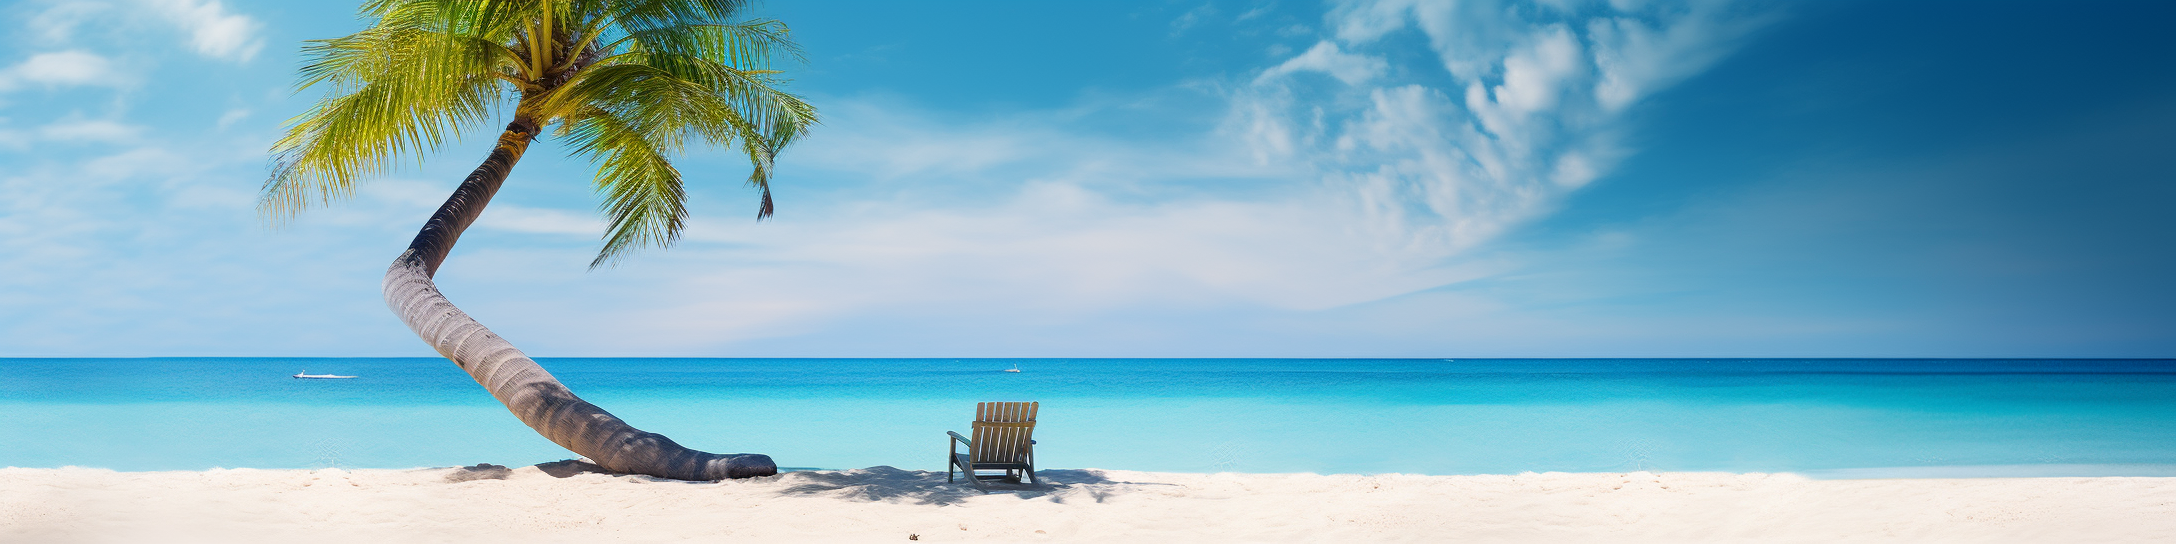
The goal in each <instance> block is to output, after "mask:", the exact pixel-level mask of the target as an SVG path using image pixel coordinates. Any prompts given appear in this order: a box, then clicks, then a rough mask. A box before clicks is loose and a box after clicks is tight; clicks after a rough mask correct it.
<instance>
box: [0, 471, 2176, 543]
mask: <svg viewBox="0 0 2176 544" xmlns="http://www.w3.org/2000/svg"><path fill="white" fill-rule="evenodd" d="M571 468H572V465H571V464H569V463H561V464H556V465H549V464H548V465H539V466H533V467H520V468H515V469H511V470H492V469H485V470H471V469H445V468H441V469H415V470H340V469H323V470H253V469H233V470H212V471H205V472H114V471H109V470H100V469H82V468H62V469H23V468H8V469H0V542H8V543H48V542H51V543H76V542H83V543H96V542H668V541H670V542H720V541H728V540H730V541H738V542H750V541H756V542H904V541H908V540H910V536H911V537H912V538H911V540H914V541H920V542H1084V541H1099V542H1113V541H1117V542H1448V541H1459V542H1684V541H1762V542H1828V541H1838V540H1855V541H1899V542H1904V541H1909V542H1951V541H1969V542H2140V541H2168V540H2176V478H1989V479H1917V480H1915V479H1897V480H1812V479H1807V478H1804V477H1801V476H1796V475H1789V474H1774V475H1769V474H1724V473H1660V474H1652V473H1645V472H1634V473H1629V474H1593V473H1585V474H1563V473H1548V474H1521V475H1512V476H1415V475H1377V476H1356V475H1331V476H1322V475H1313V474H1289V475H1286V474H1177V473H1151V472H1129V471H1117V470H1049V471H1044V472H1043V474H1044V477H1045V480H1046V481H1045V483H1044V484H1043V485H1039V486H1025V485H1023V486H998V489H1000V490H999V491H997V492H993V493H990V494H987V495H984V494H981V493H977V492H975V491H973V490H972V489H971V488H968V487H967V486H966V485H965V484H950V485H948V484H946V483H945V481H944V480H945V478H944V474H943V473H930V472H921V471H904V470H898V469H893V468H890V467H875V468H869V469H860V470H848V471H820V472H792V473H787V474H783V475H780V476H774V477H768V478H757V479H751V480H740V481H727V482H716V483H688V482H676V481H667V480H657V479H652V478H648V477H639V476H638V477H630V476H614V475H605V474H597V473H585V472H577V471H575V470H571ZM547 469H549V472H548V471H547Z"/></svg>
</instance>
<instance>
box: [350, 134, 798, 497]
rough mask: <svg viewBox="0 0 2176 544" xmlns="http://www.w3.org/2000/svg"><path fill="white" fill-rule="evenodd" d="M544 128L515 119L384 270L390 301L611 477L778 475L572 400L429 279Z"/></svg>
mask: <svg viewBox="0 0 2176 544" xmlns="http://www.w3.org/2000/svg"><path fill="white" fill-rule="evenodd" d="M538 128H539V127H538V126H537V125H536V123H534V122H532V121H528V120H525V119H518V118H517V119H516V120H515V121H514V122H513V123H511V124H509V125H507V127H506V132H505V133H503V134H501V135H500V136H499V140H498V145H497V146H496V147H494V148H493V149H492V150H491V155H490V156H489V157H488V158H486V159H485V160H484V163H483V165H481V166H478V167H476V171H475V172H473V173H470V174H469V176H468V179H466V180H463V181H462V182H461V186H460V187H459V188H456V189H454V191H453V196H451V197H448V198H447V199H446V203H445V204H444V205H442V206H440V207H439V208H438V212H437V213H435V214H432V215H431V219H430V221H428V222H426V223H424V225H423V230H422V231H421V232H418V233H416V238H415V241H414V242H411V243H409V245H408V251H406V252H404V253H402V254H401V256H400V258H399V259H396V260H394V261H393V266H392V267H390V268H388V269H387V270H386V271H385V284H384V289H385V302H386V305H388V306H391V307H392V309H393V313H394V314H396V315H399V316H400V319H401V321H402V322H405V323H407V324H408V328H409V329H411V330H414V331H415V332H416V335H418V336H421V337H423V341H424V342H428V343H430V344H431V347H432V348H435V349H437V350H438V354H439V355H444V356H445V357H446V358H447V359H451V360H453V364H455V365H458V366H460V367H461V370H463V371H466V372H468V374H469V376H470V377H473V378H475V379H476V383H478V384H482V385H483V386H484V389H488V390H490V391H491V396H493V397H496V398H498V399H499V402H500V403H502V404H505V405H506V409H507V410H508V411H511V412H513V413H514V416H515V417H518V418H521V422H522V423H525V424H528V425H529V428H531V429H535V430H536V432H537V434H541V435H544V437H545V438H548V439H550V440H551V441H552V442H554V443H557V444H559V445H560V446H561V447H564V448H567V449H568V450H571V451H573V452H575V453H578V454H581V455H582V456H583V457H588V458H589V459H590V460H591V461H593V462H595V463H597V465H598V466H602V467H604V468H605V469H607V470H612V471H616V472H623V473H629V474H647V475H651V476H657V477H660V478H671V479H676V480H722V479H726V478H748V477H754V476H769V475H773V474H777V473H778V466H777V465H776V464H774V463H772V462H771V458H770V457H769V456H766V455H761V454H748V453H744V454H726V455H720V454H714V453H706V452H701V451H696V450H692V449H688V448H685V447H682V446H681V445H680V444H678V443H675V442H673V441H672V439H669V438H665V436H664V435H660V434H657V433H651V432H644V431H643V430H641V429H636V428H634V427H633V426H631V425H628V424H627V422H625V421H622V420H620V418H618V417H615V416H613V415H612V414H611V413H609V412H606V411H604V409H603V408H598V407H597V405H594V404H590V403H589V402H588V401H584V400H582V399H581V397H577V396H574V392H573V391H569V390H567V387H566V386H565V385H561V384H560V383H559V380H558V379H557V378H554V377H552V375H551V373H550V372H545V371H544V367H542V366H538V365H537V364H536V361H534V360H531V359H530V358H529V357H528V356H527V355H523V354H522V353H521V350H520V349H516V348H515V347H514V345H513V344H512V343H509V342H507V341H506V340H505V339H503V338H499V335H497V334H492V332H491V330H490V329H487V328H484V326H483V324H482V323H477V322H476V320H475V319H472V318H470V317H469V316H468V314H467V313H464V312H462V311H461V309H460V308H456V307H454V305H453V303H452V302H451V301H448V300H446V297H445V295H444V294H441V293H439V291H438V286H437V284H435V283H432V281H431V278H432V277H434V276H436V275H437V273H438V266H439V264H440V263H443V262H444V261H445V259H446V254H447V253H448V252H450V251H452V250H453V244H454V242H455V241H456V240H459V239H460V237H461V231H463V230H467V228H468V226H469V224H470V223H474V222H475V221H476V218H477V217H478V216H480V215H482V214H483V211H484V206H485V205H486V204H489V203H490V202H491V196H492V195H493V194H495V193H497V192H498V190H499V186H500V185H501V184H503V183H505V182H506V175H507V172H508V171H509V170H511V169H513V167H514V163H515V162H516V161H519V160H521V155H522V153H523V152H524V151H526V150H527V149H528V147H529V142H531V141H533V140H535V139H536V136H537V131H538Z"/></svg>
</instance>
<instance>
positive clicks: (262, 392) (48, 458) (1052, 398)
mask: <svg viewBox="0 0 2176 544" xmlns="http://www.w3.org/2000/svg"><path fill="white" fill-rule="evenodd" d="M541 362H542V363H543V364H544V365H545V367H546V368H548V369H551V370H552V372H553V373H554V374H556V375H558V376H559V377H560V379H561V380H563V381H565V382H566V383H567V385H568V386H569V387H571V388H573V389H574V390H575V392H576V393H578V394H581V395H582V396H583V397H584V398H587V399H589V400H591V401H592V402H596V403H597V404H599V405H601V406H603V407H605V408H606V409H608V410H611V411H612V412H613V413H615V414H618V415H619V416H621V417H623V418H625V419H627V420H628V421H629V422H631V423H634V424H635V425H636V426H638V427H641V428H643V429H645V430H651V431H656V432H660V433H664V434H666V435H668V436H671V437H673V438H674V439H675V440H678V441H680V442H681V443H683V444H687V445H689V446H691V447H696V448H699V449H707V450H711V451H750V452H761V453H768V454H770V455H772V456H773V457H774V458H776V459H777V460H778V462H779V464H781V465H786V466H795V467H819V468H845V467H863V466H873V465H892V466H897V467H901V468H908V469H927V470H942V469H943V466H944V465H943V461H944V457H943V455H944V452H945V448H946V444H945V440H946V439H945V436H944V431H946V430H959V431H966V430H967V423H968V420H969V419H971V417H972V414H973V409H974V406H973V403H974V402H976V401H987V400H1035V401H1040V402H1042V403H1043V406H1042V413H1041V417H1040V420H1041V421H1040V424H1039V426H1038V427H1037V429H1036V431H1035V434H1036V439H1037V441H1038V442H1039V444H1038V446H1037V452H1036V453H1037V455H1038V458H1039V459H1038V461H1039V464H1040V465H1042V466H1044V467H1050V468H1061V467H1098V468H1115V469H1131V470H1151V471H1178V472H1213V471H1238V472H1319V473H1381V472H1407V473H1426V474H1476V473H1516V472H1525V471H1537V472H1539V471H1629V470H1650V471H1662V470H1670V471H1710V470H1713V471H1733V472H1780V471H1792V472H1805V473H1809V474H1815V475H1823V474H1827V475H1834V476H1839V477H1867V476H1910V475H1925V476H1943V475H1974V476H1985V475H2032V476H2052V475H2176V361H2172V360H1758V359H1756V360H1722V359H1699V360H1678V359H1629V360H1596V359H1489V360H1482V359H1473V360H1463V359H1462V360H1457V361H1446V360H1289V359H1082V360H1072V359H1066V360H1044V359H964V360H955V359H543V360H541ZM1015 364H1018V365H1019V367H1020V368H1021V370H1022V372H1020V373H1017V374H1015V373H1006V372H1000V371H999V370H1000V369H1005V368H1011V367H1012V366H1013V365H1015ZM304 370H307V371H309V372H310V373H313V374H316V373H331V374H346V375H357V376H361V378H358V379H354V380H296V379H292V378H289V377H288V376H289V375H291V374H294V373H297V372H301V371H304ZM570 456H571V454H569V453H567V452H565V451H564V450H561V449H559V448H558V447H557V446H556V445H553V444H551V443H550V442H547V441H545V440H544V439H543V438H541V437H538V436H536V435H535V434H534V433H532V432H530V431H529V430H528V429H527V428H526V427H523V426H521V424H520V423H519V422H518V421H516V420H515V419H514V418H513V416H512V415H510V414H507V413H506V411H505V410H504V409H503V408H501V407H499V406H498V404H497V403H496V402H495V401H493V400H492V399H491V397H490V395H489V394H487V393H485V392H484V391H483V389H482V388H481V387H479V386H477V385H476V384H475V383H474V382H473V381H470V380H469V379H468V377H467V375H465V374H462V373H461V372H460V371H459V370H458V369H456V368H454V366H453V365H452V364H451V363H449V362H446V361H445V360H442V359H291V358H207V359H194V358H192V359H0V466H22V467H55V466H63V465H77V466H94V467H105V468H114V469H121V470H175V469H180V470H197V469H205V468H211V467H239V466H247V467H260V468H312V467H343V468H403V467H415V466H451V465H465V464H474V463H479V462H488V463H497V464H505V465H517V464H529V463H538V462H544V461H552V460H558V459H563V458H567V457H570Z"/></svg>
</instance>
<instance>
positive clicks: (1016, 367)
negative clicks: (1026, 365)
mask: <svg viewBox="0 0 2176 544" xmlns="http://www.w3.org/2000/svg"><path fill="white" fill-rule="evenodd" d="M1005 371H1006V372H1019V371H1020V363H1013V365H1012V368H1008V369H1005Z"/></svg>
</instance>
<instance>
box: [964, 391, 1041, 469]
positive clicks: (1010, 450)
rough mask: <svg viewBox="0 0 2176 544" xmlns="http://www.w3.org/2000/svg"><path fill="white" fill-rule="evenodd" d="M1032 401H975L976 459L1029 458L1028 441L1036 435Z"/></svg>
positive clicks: (1006, 460) (1018, 460) (1015, 460)
mask: <svg viewBox="0 0 2176 544" xmlns="http://www.w3.org/2000/svg"><path fill="white" fill-rule="evenodd" d="M1037 407H1038V406H1037V403H1033V402H982V403H976V404H975V424H974V426H975V428H974V436H973V437H972V438H973V439H974V441H975V447H974V451H972V452H969V455H970V456H971V457H972V458H973V460H974V462H977V463H1024V462H1027V456H1028V451H1029V450H1028V444H1029V441H1030V440H1033V439H1034V436H1035V410H1036V408H1037Z"/></svg>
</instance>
